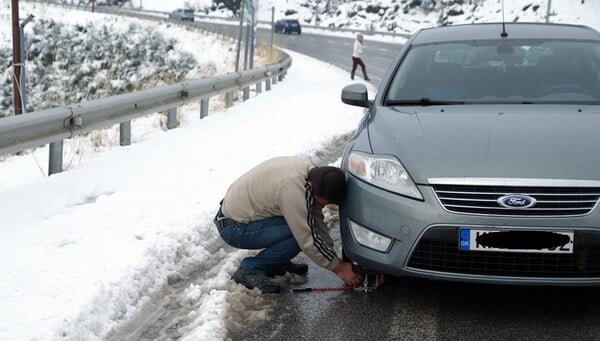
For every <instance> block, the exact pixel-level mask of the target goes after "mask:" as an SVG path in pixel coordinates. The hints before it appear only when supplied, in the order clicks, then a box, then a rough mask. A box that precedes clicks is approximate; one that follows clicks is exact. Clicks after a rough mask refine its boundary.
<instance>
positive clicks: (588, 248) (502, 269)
mask: <svg viewBox="0 0 600 341" xmlns="http://www.w3.org/2000/svg"><path fill="white" fill-rule="evenodd" d="M419 190H420V191H421V193H422V194H423V197H424V200H423V201H419V200H414V199H410V198H406V197H403V196H400V195H397V194H394V193H390V192H388V191H385V190H381V189H379V188H377V187H374V186H371V185H369V184H367V183H365V182H363V181H361V180H358V179H356V178H355V177H353V176H351V175H350V176H349V179H348V195H347V200H346V202H345V203H344V204H343V205H341V207H340V227H341V235H342V246H343V250H344V254H345V255H346V256H347V257H348V258H349V259H350V260H352V261H353V262H355V263H357V264H358V265H359V266H360V267H362V268H363V269H364V270H365V272H376V273H385V274H389V275H394V276H418V277H425V278H430V279H442V280H451V281H462V282H484V283H494V284H530V285H573V286H577V285H594V286H595V285H600V214H599V213H598V209H596V210H595V211H593V212H592V213H591V214H588V215H585V216H580V217H565V218H558V219H557V218H549V217H502V216H486V215H470V214H457V213H450V212H448V211H446V210H444V209H443V208H442V207H441V205H440V204H439V202H438V200H437V198H436V196H435V194H434V192H433V190H432V189H431V188H430V187H429V186H419ZM350 220H351V221H353V222H355V223H356V224H359V225H360V226H362V227H364V228H367V229H369V230H371V231H373V232H375V233H378V234H380V235H382V236H385V237H388V238H391V239H392V241H391V244H390V246H389V248H387V249H386V250H385V251H384V252H381V251H377V250H374V249H371V248H369V247H366V246H365V245H361V244H360V243H358V242H357V240H356V238H355V237H354V235H353V234H352V232H351V228H350V224H349V221H350ZM461 227H468V228H478V229H499V228H500V229H510V230H514V229H520V230H540V229H541V230H563V231H564V230H570V231H574V233H575V245H574V252H573V253H572V254H570V255H564V254H540V253H518V254H517V253H514V252H482V251H466V252H465V251H459V250H458V229H459V228H461Z"/></svg>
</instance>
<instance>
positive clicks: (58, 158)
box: [48, 140, 63, 175]
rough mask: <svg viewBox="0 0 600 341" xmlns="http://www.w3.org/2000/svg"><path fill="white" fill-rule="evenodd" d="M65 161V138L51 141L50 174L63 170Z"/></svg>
mask: <svg viewBox="0 0 600 341" xmlns="http://www.w3.org/2000/svg"><path fill="white" fill-rule="evenodd" d="M62 163H63V140H60V141H56V142H51V143H50V155H49V157H48V175H52V174H56V173H60V172H62Z"/></svg>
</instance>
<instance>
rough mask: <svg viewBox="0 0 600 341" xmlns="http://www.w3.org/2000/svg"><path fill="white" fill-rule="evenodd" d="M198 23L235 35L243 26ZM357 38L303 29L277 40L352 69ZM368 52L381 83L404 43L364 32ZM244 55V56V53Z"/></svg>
mask: <svg viewBox="0 0 600 341" xmlns="http://www.w3.org/2000/svg"><path fill="white" fill-rule="evenodd" d="M193 25H195V26H197V27H200V28H206V29H208V30H210V31H212V32H220V33H223V34H227V35H229V36H232V37H237V36H238V34H239V27H237V26H233V25H219V24H212V23H207V22H202V21H196V22H194V24H193ZM257 32H258V42H259V43H265V44H270V43H271V31H270V30H267V29H262V28H259V29H258V30H257ZM354 40H355V39H354V38H345V37H338V36H329V35H322V34H311V33H306V32H305V33H302V34H301V35H297V34H290V35H286V34H274V35H273V44H274V45H275V46H277V47H280V48H284V49H289V50H292V51H296V52H299V53H302V54H305V55H307V56H310V57H313V58H316V59H318V60H322V61H325V62H328V63H330V64H333V65H335V66H338V67H340V68H342V69H344V70H346V71H348V79H349V78H350V70H351V69H352V50H353V46H354ZM364 47H365V52H364V56H363V61H364V62H365V65H366V68H367V73H368V75H369V78H371V82H372V83H373V84H374V85H375V86H379V84H380V82H381V80H382V78H383V75H384V74H385V72H386V71H387V69H388V67H389V66H390V64H391V62H392V61H393V59H394V58H395V57H396V55H397V54H398V52H399V51H400V48H401V47H402V45H401V44H400V43H387V42H379V41H373V40H369V36H367V35H365V36H364ZM242 58H243V57H242ZM362 76H363V75H362V72H361V71H360V67H359V69H358V70H357V72H356V78H355V79H362Z"/></svg>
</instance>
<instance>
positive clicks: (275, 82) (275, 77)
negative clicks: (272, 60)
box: [273, 76, 277, 85]
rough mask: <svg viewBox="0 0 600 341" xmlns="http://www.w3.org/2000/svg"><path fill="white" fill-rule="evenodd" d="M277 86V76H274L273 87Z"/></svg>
mask: <svg viewBox="0 0 600 341" xmlns="http://www.w3.org/2000/svg"><path fill="white" fill-rule="evenodd" d="M275 84H277V76H273V85H275Z"/></svg>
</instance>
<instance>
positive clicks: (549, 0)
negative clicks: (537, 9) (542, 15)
mask: <svg viewBox="0 0 600 341" xmlns="http://www.w3.org/2000/svg"><path fill="white" fill-rule="evenodd" d="M551 7H552V0H548V9H547V10H546V22H547V23H549V22H550V8H551Z"/></svg>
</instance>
